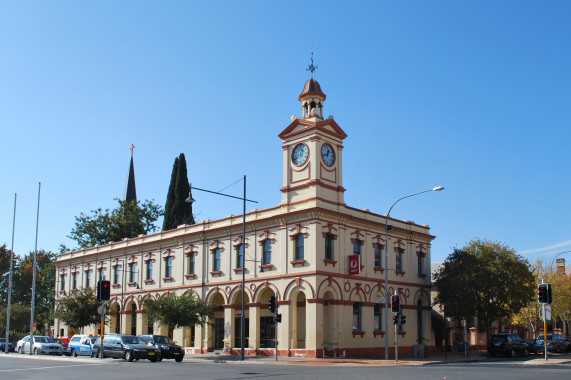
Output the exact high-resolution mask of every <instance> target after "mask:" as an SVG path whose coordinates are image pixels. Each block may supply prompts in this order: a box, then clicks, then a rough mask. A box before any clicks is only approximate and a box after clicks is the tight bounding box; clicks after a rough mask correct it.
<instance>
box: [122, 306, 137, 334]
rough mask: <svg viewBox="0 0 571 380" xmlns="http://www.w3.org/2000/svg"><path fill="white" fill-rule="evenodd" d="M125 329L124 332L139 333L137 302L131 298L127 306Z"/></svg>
mask: <svg viewBox="0 0 571 380" xmlns="http://www.w3.org/2000/svg"><path fill="white" fill-rule="evenodd" d="M123 315H124V316H125V331H123V334H131V335H137V304H136V303H135V301H133V300H130V301H129V302H127V305H126V307H125V313H123Z"/></svg>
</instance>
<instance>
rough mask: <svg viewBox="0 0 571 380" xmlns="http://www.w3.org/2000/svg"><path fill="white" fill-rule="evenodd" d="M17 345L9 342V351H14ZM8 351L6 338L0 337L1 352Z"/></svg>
mask: <svg viewBox="0 0 571 380" xmlns="http://www.w3.org/2000/svg"><path fill="white" fill-rule="evenodd" d="M15 350H16V346H15V345H14V343H12V342H8V352H14V351H15ZM5 351H6V338H0V353H1V352H5Z"/></svg>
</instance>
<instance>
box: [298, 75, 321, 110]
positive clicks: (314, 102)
mask: <svg viewBox="0 0 571 380" xmlns="http://www.w3.org/2000/svg"><path fill="white" fill-rule="evenodd" d="M325 98H326V96H325V94H324V93H323V91H321V86H320V85H319V82H317V81H316V80H315V79H313V78H311V79H310V80H308V81H307V82H305V85H304V86H303V91H302V92H301V94H300V95H299V101H300V102H301V115H302V118H303V119H314V118H317V119H321V120H323V102H324V101H325Z"/></svg>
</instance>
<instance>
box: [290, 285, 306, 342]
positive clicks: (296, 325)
mask: <svg viewBox="0 0 571 380" xmlns="http://www.w3.org/2000/svg"><path fill="white" fill-rule="evenodd" d="M306 303H307V300H306V298H305V293H304V292H303V291H301V290H300V291H297V292H296V293H295V294H294V295H293V297H292V306H293V307H292V308H291V316H292V319H291V320H292V324H291V326H292V331H291V339H292V348H305V338H306V325H307V323H306V322H307V319H306V310H307V307H306V306H307V305H306Z"/></svg>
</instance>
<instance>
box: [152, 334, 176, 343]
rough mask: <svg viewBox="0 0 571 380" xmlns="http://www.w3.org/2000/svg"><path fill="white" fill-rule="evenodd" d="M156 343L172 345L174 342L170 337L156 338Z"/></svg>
mask: <svg viewBox="0 0 571 380" xmlns="http://www.w3.org/2000/svg"><path fill="white" fill-rule="evenodd" d="M155 343H162V344H172V340H171V339H170V338H169V337H168V336H156V337H155Z"/></svg>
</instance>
